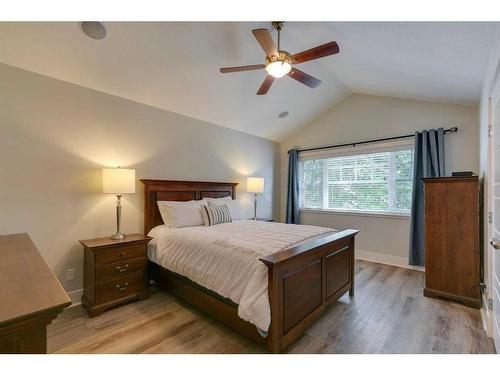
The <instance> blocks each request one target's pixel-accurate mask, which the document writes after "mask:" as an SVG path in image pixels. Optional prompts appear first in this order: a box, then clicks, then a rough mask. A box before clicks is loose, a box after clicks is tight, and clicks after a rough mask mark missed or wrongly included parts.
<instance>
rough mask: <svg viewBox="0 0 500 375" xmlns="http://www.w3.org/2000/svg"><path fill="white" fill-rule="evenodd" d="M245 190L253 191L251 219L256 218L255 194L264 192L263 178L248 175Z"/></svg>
mask: <svg viewBox="0 0 500 375" xmlns="http://www.w3.org/2000/svg"><path fill="white" fill-rule="evenodd" d="M247 192H249V193H254V198H253V219H254V220H257V194H259V193H263V192H264V178H262V177H248V178H247Z"/></svg>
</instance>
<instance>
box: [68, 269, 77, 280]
mask: <svg viewBox="0 0 500 375" xmlns="http://www.w3.org/2000/svg"><path fill="white" fill-rule="evenodd" d="M74 279H75V269H74V268H68V269H67V270H66V281H71V280H74Z"/></svg>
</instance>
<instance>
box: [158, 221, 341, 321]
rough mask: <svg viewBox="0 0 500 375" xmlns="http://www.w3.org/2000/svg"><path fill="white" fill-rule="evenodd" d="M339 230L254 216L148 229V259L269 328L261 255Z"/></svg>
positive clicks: (246, 318) (241, 314)
mask: <svg viewBox="0 0 500 375" xmlns="http://www.w3.org/2000/svg"><path fill="white" fill-rule="evenodd" d="M333 232H336V231H335V230H333V229H330V228H322V227H315V226H309V225H293V224H280V223H268V222H261V221H253V220H242V221H234V222H232V223H227V224H220V225H214V226H210V227H189V228H177V229H168V228H166V227H165V226H163V225H161V226H158V227H156V228H153V229H152V230H151V232H150V233H149V235H150V236H151V237H153V238H154V239H153V240H152V241H151V242H150V243H149V245H148V256H149V259H150V260H151V261H153V262H155V263H156V264H159V265H161V266H162V267H164V268H166V269H168V270H170V271H173V272H175V273H178V274H180V275H183V276H186V277H188V278H189V279H191V280H192V281H194V282H196V283H198V284H200V285H202V286H204V287H205V288H207V289H210V290H212V291H214V292H216V293H218V294H220V295H221V296H223V297H226V298H229V299H230V300H232V301H233V302H235V303H237V304H238V315H239V316H240V318H242V319H244V320H246V321H249V322H251V323H253V324H254V325H255V326H257V328H259V329H261V330H263V331H267V330H268V328H269V324H270V322H271V311H270V306H269V299H268V295H267V267H266V266H265V265H264V264H263V263H262V262H261V261H259V258H261V257H264V256H266V255H270V254H273V253H276V252H278V251H280V250H284V249H286V248H288V247H291V246H293V245H296V244H298V243H300V242H302V241H304V240H307V239H310V238H312V237H316V236H320V235H324V234H327V233H333Z"/></svg>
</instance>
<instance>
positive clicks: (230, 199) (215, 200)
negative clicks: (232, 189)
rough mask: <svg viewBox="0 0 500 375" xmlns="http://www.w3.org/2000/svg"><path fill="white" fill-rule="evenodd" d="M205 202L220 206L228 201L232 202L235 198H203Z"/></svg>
mask: <svg viewBox="0 0 500 375" xmlns="http://www.w3.org/2000/svg"><path fill="white" fill-rule="evenodd" d="M202 200H203V201H204V202H219V204H224V203H226V202H227V201H232V200H233V198H232V197H231V196H230V195H228V196H227V197H222V198H203V199H202Z"/></svg>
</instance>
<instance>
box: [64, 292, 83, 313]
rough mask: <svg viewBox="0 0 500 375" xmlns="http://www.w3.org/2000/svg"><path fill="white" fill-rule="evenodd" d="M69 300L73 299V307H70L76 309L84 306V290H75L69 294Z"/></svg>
mask: <svg viewBox="0 0 500 375" xmlns="http://www.w3.org/2000/svg"><path fill="white" fill-rule="evenodd" d="M68 296H69V298H71V305H70V306H69V307H68V309H69V308H71V307H75V306H78V305H81V304H82V296H83V289H78V290H73V291H71V292H68Z"/></svg>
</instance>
